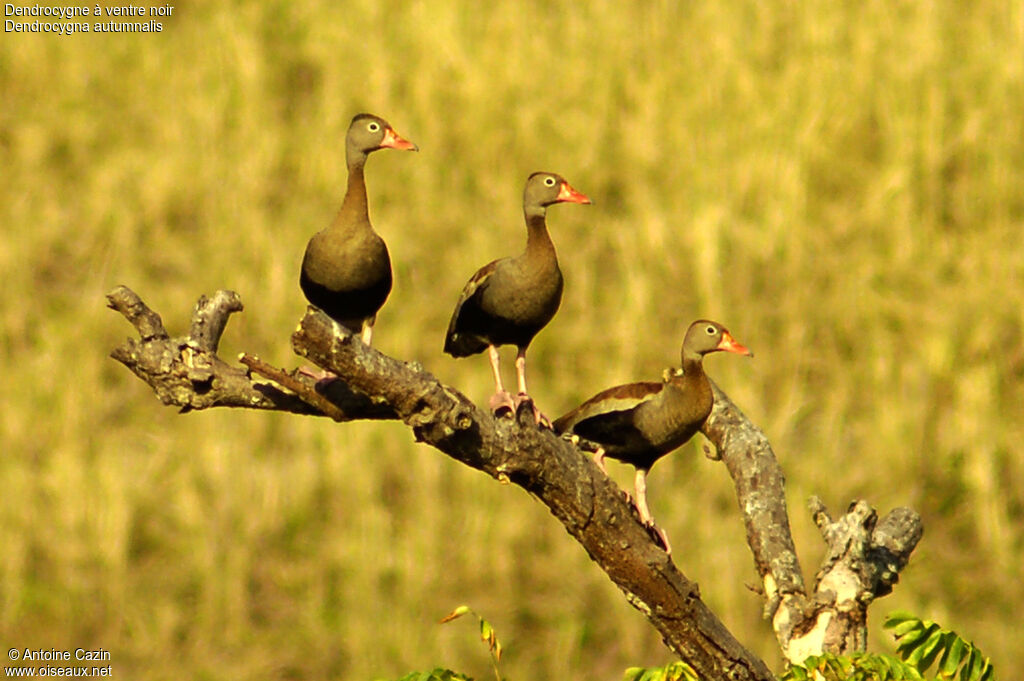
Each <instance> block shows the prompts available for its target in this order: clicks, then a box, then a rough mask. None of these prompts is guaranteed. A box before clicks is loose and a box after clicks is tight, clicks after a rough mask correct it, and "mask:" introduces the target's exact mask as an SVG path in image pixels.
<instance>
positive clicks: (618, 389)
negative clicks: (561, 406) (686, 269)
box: [553, 319, 754, 553]
mask: <svg viewBox="0 0 1024 681" xmlns="http://www.w3.org/2000/svg"><path fill="white" fill-rule="evenodd" d="M713 352H730V353H736V354H740V355H747V356H750V357H753V354H754V353H753V352H751V351H750V349H749V348H747V347H746V346H744V345H742V344H740V343H739V342H737V341H736V339H735V338H733V336H732V334H731V333H729V330H728V329H726V328H725V327H724V326H722V325H721V324H719V323H718V322H713V321H710V320H707V319H698V320H697V321H695V322H693V323H692V324H690V326H689V328H688V329H687V331H686V335H685V336H684V338H683V346H682V350H681V358H682V366H681V368H680V369H678V370H675V371H670V372H667V373H666V375H665V376H664V378H663V380H662V381H660V382H657V381H645V382H639V383H629V384H626V385H619V386H615V387H613V388H608V389H607V390H602V391H601V392H599V393H597V394H596V395H594V396H593V397H591V398H590V399H588V400H586V401H585V402H583V404H581V405H579V406H578V407H576V408H575V409H572V410H571V411H569V412H568V413H566V414H565V415H563V416H561V417H559V418H557V419H555V421H554V424H553V427H554V430H555V432H556V433H559V434H562V435H563V436H566V437H568V438H569V439H572V440H573V441H575V442H577V443H579V442H583V443H584V444H585V445H587V446H588V447H589V448H590V449H592V450H594V451H595V453H594V463H596V464H597V466H598V468H600V469H601V471H602V472H603V473H605V474H607V469H606V467H605V461H604V460H605V457H610V458H612V459H616V460H618V461H622V462H624V463H627V464H630V465H632V466H633V467H634V468H635V469H636V476H635V480H634V492H635V495H636V496H635V500H634V505H635V507H636V509H637V512H638V513H639V515H640V520H641V521H642V522H643V523H644V525H646V526H647V527H648V528H650V529H651V530H652V531H653V532H654V533H655V534H657V536H658V537H659V539H660V540H661V543H662V545H663V546H664V548H665V551H666V553H671V552H672V548H671V545H670V544H669V541H668V536H667V535H666V534H665V532H664V530H662V529H661V528H659V527H658V526H657V524H655V522H654V517H653V516H652V515H651V512H650V509H649V508H648V506H647V474H648V472H649V471H650V469H651V467H652V466H653V465H654V463H655V462H656V461H657V460H658V459H660V458H661V457H663V456H665V455H666V454H668V453H669V452H671V451H673V450H674V449H677V448H678V447H680V446H682V445H683V444H685V443H686V442H688V441H689V440H690V438H692V437H693V436H694V434H696V433H697V431H698V430H700V428H701V426H702V425H703V424H704V421H705V420H706V419H707V417H708V415H709V414H710V413H711V408H712V406H713V405H714V398H713V395H712V391H711V382H710V381H709V380H708V377H707V374H705V373H704V365H703V360H704V356H705V355H708V354H710V353H713Z"/></svg>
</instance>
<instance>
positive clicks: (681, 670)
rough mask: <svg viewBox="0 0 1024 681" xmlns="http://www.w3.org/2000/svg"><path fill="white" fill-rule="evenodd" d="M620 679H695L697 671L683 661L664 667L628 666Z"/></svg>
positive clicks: (653, 680) (664, 680)
mask: <svg viewBox="0 0 1024 681" xmlns="http://www.w3.org/2000/svg"><path fill="white" fill-rule="evenodd" d="M622 681H697V673H696V672H694V671H693V668H692V667H690V665H688V664H686V663H685V662H681V661H676V662H670V663H669V664H667V665H665V666H664V667H650V668H644V667H630V668H629V669H627V670H626V674H625V676H623V677H622Z"/></svg>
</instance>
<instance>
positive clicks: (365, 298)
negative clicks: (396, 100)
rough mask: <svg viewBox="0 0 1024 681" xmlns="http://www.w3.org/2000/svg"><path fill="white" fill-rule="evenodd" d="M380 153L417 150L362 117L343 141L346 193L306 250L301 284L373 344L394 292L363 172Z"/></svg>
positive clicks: (390, 130)
mask: <svg viewBox="0 0 1024 681" xmlns="http://www.w3.org/2000/svg"><path fill="white" fill-rule="evenodd" d="M378 149H405V150H410V151H417V147H416V145H415V144H413V143H412V142H410V141H409V140H407V139H404V138H403V137H402V136H401V135H399V134H398V133H397V132H395V130H394V128H392V127H391V126H390V125H388V122H387V121H385V120H384V119H383V118H380V117H378V116H374V115H372V114H366V113H362V114H358V115H357V116H356V117H355V118H353V119H352V123H351V124H350V125H349V128H348V134H347V135H346V136H345V162H346V163H347V165H348V189H347V190H346V192H345V199H344V201H342V204H341V210H339V211H338V215H337V217H335V218H334V222H332V223H331V224H330V226H329V227H327V229H324V230H323V231H320V232H317V233H316V234H315V235H313V238H312V239H310V240H309V243H308V244H307V245H306V254H305V256H304V257H303V259H302V275H301V277H300V278H299V284H300V285H301V286H302V292H303V293H304V294H305V295H306V299H307V300H308V301H309V302H310V303H312V304H313V305H315V306H317V307H318V308H320V309H321V310H323V311H324V312H325V313H327V316H329V317H331V318H332V319H333V320H335V321H336V322H338V323H339V324H341V325H342V326H344V327H345V328H347V329H349V330H350V331H352V332H354V333H355V332H359V333H360V334H361V336H362V339H363V342H364V343H366V344H367V345H369V344H370V339H371V337H372V335H373V323H374V321H375V320H376V319H377V311H378V310H380V308H381V306H382V305H383V304H384V301H385V300H387V297H388V294H389V293H390V292H391V258H390V257H389V256H388V247H387V246H386V245H385V244H384V240H383V239H381V238H380V236H379V235H378V234H377V232H375V231H374V230H373V225H371V224H370V213H369V209H368V206H367V200H366V181H365V180H364V178H363V167H364V166H365V165H366V158H367V157H368V156H369V155H370V153H371V152H374V151H376V150H378Z"/></svg>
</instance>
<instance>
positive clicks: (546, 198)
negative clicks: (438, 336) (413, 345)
mask: <svg viewBox="0 0 1024 681" xmlns="http://www.w3.org/2000/svg"><path fill="white" fill-rule="evenodd" d="M564 202H569V203H590V199H588V198H587V197H586V196H584V195H583V194H581V193H580V192H578V191H576V190H575V189H573V188H572V187H571V186H570V185H569V183H568V182H566V181H565V179H563V178H562V177H561V176H560V175H556V174H555V173H543V172H541V173H534V174H533V175H530V177H529V179H527V180H526V189H525V190H524V192H523V213H524V214H525V217H526V232H527V237H526V250H525V251H524V252H523V253H522V255H519V256H517V257H514V258H511V257H510V258H502V259H500V260H495V261H494V262H491V263H489V264H487V265H484V266H483V267H482V268H480V269H479V270H477V272H476V274H474V275H473V276H472V278H470V280H469V283H467V284H466V287H465V288H464V289H463V290H462V295H460V296H459V302H458V303H457V304H456V306H455V312H454V313H453V314H452V319H451V322H450V323H449V324H448V333H447V336H446V337H445V341H444V351H445V352H446V353H448V354H449V355H451V356H452V357H468V356H469V355H475V354H477V353H480V352H483V351H484V350H487V351H488V353H489V355H490V360H491V369H492V370H493V371H494V391H495V392H494V395H493V396H492V397H491V399H490V406H491V409H492V410H494V412H495V413H497V412H500V411H502V410H504V409H509V410H511V411H512V412H513V413H514V412H515V410H516V409H517V408H518V407H519V405H520V404H522V403H524V402H527V403H529V404H530V405H531V406H532V408H533V413H534V418H535V419H536V420H537V423H546V422H547V419H546V418H545V417H544V416H543V415H542V414H541V413H540V411H539V410H538V409H537V407H536V406H533V402H532V400H530V397H529V395H528V394H527V392H526V348H527V347H528V346H529V345H530V341H532V340H533V337H534V336H535V335H537V332H538V331H540V330H541V329H542V328H544V326H545V325H547V323H548V322H549V321H551V318H552V317H554V316H555V312H557V311H558V306H559V304H560V303H561V301H562V272H561V270H559V269H558V258H557V256H556V255H555V245H554V244H553V243H551V236H550V235H549V234H548V228H547V222H546V219H545V216H546V213H547V207H548V206H550V205H552V204H556V203H564ZM501 345H515V346H516V347H517V348H518V354H517V355H516V374H517V377H518V380H519V394H518V395H517V396H516V398H515V399H514V400H513V399H512V396H511V395H509V393H508V392H506V391H505V388H504V387H503V386H502V384H501V373H500V372H499V370H498V347H499V346H501Z"/></svg>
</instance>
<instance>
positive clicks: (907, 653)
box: [782, 612, 995, 681]
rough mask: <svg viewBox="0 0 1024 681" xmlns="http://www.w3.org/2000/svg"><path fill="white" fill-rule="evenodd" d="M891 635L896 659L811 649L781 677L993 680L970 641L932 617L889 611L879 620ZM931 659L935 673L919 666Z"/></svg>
mask: <svg viewBox="0 0 1024 681" xmlns="http://www.w3.org/2000/svg"><path fill="white" fill-rule="evenodd" d="M883 626H884V627H885V628H886V629H889V630H890V631H891V633H892V634H893V636H894V637H895V638H896V643H897V647H896V652H897V653H899V655H900V657H902V659H900V658H897V657H894V656H892V655H882V654H878V653H857V654H854V655H833V654H831V653H826V654H824V655H814V656H811V657H809V658H807V659H806V660H805V661H804V663H803V664H801V665H792V666H790V668H789V669H787V670H786V673H785V674H783V675H782V681H818V680H822V681H889V680H890V679H891V680H893V681H902V680H904V679H907V680H910V679H924V678H936V679H941V680H942V681H993V679H995V675H994V671H993V667H992V665H991V663H990V662H989V660H988V658H987V657H983V656H982V654H981V651H979V650H978V649H977V648H976V647H974V645H973V644H972V643H969V642H968V641H965V640H964V639H962V638H960V636H959V635H957V634H956V633H955V632H953V631H947V630H945V629H942V628H940V627H939V625H937V624H936V623H935V622H931V621H929V620H921V619H919V618H917V617H915V616H914V615H911V614H910V613H907V612H894V613H892V614H890V615H889V616H888V617H886V619H885V624H884V625H883ZM936 663H937V667H938V668H937V669H936V676H935V677H925V676H924V674H925V672H927V671H928V669H929V668H930V667H931V666H932V665H933V664H936Z"/></svg>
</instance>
